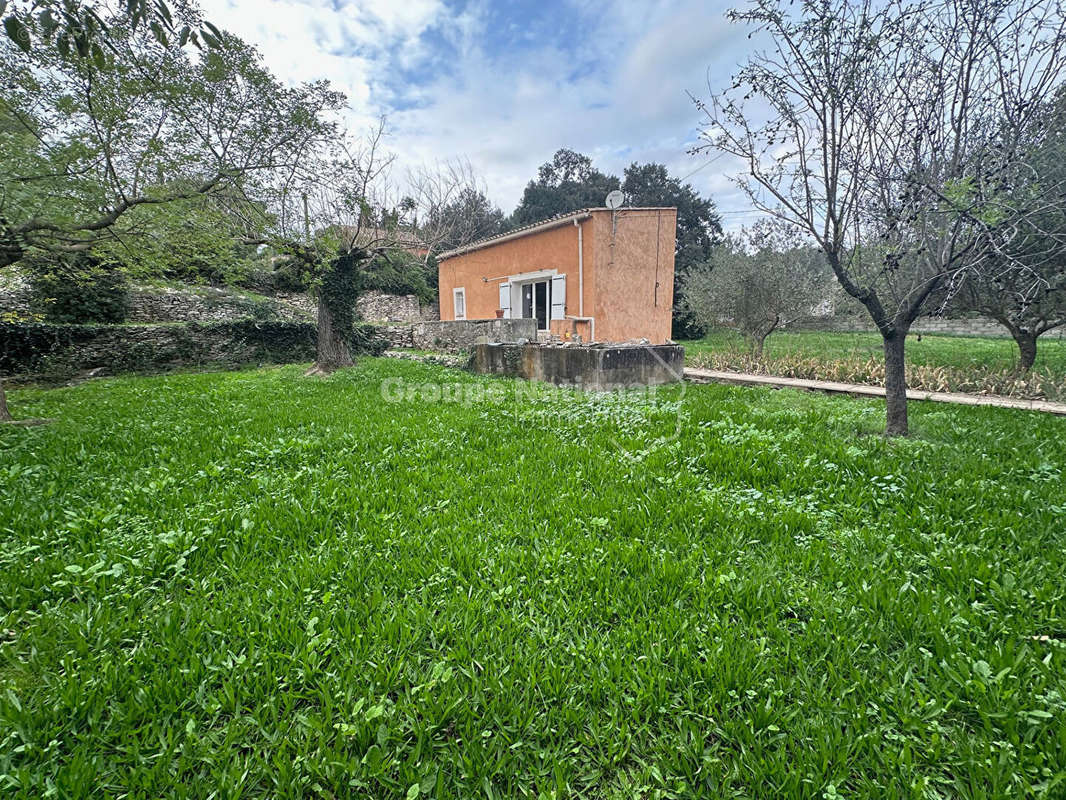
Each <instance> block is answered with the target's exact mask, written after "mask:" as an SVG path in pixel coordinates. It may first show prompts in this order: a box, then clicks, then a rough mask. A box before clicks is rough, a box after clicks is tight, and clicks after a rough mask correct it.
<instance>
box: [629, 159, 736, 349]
mask: <svg viewBox="0 0 1066 800" xmlns="http://www.w3.org/2000/svg"><path fill="white" fill-rule="evenodd" d="M622 191H623V192H625V194H626V200H627V202H628V203H630V204H631V205H634V206H673V207H675V208H677V241H676V244H675V246H674V330H673V335H674V338H675V339H679V338H689V337H692V336H694V335H698V334H699V333H701V332H702V331H700V329H699V325H698V324H695V320H694V319H693V317H692V316H691V315H690V314H688V313H687V312H686V311H685V309H684V304H683V303H682V302H681V294H682V292H683V290H684V287H685V284H686V282H687V280H688V276H689V273H690V272H691V271H692V270H693V269H694V268H695V267H697V266H698V265H702V264H705V263H706V262H707V259H708V258H710V257H711V250H712V248H713V247H714V245H715V243H716V242H717V241H719V239H720V237H721V235H722V223H721V220H720V219H719V217H718V213H717V211H716V209H715V206H714V201H713V200H709V199H707V198H704V197H700V196H699V194H697V193H696V190H695V189H693V188H692V186H691V184H688V183H684V184H683V183H681V181H680V180H679V179H677V178H674V177H672V176H671V175H670V174H669V173H668V172H667V170H666V166H665V165H664V164H651V163H649V164H637V163H633V164H630V165H629V166H628V167H626V170H625V173H624V177H623V180H622Z"/></svg>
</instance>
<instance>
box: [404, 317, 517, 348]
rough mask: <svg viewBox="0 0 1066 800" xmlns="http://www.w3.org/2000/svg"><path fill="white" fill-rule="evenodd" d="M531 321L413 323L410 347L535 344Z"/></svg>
mask: <svg viewBox="0 0 1066 800" xmlns="http://www.w3.org/2000/svg"><path fill="white" fill-rule="evenodd" d="M536 340H537V321H536V320H534V319H468V320H456V321H454V322H450V321H445V322H416V323H415V324H414V325H412V326H411V344H410V345H409V346H410V347H416V348H418V349H420V350H452V351H454V350H469V349H471V348H473V347H474V346H475V345H477V344H480V343H482V342H535V341H536Z"/></svg>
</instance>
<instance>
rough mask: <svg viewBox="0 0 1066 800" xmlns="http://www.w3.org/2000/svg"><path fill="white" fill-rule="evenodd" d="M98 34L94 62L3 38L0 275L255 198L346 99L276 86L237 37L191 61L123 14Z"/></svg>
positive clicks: (318, 89) (1, 414) (322, 87)
mask: <svg viewBox="0 0 1066 800" xmlns="http://www.w3.org/2000/svg"><path fill="white" fill-rule="evenodd" d="M183 9H184V10H183V13H188V14H189V15H195V11H194V10H193V9H192V8H191V7H188V8H187V7H185V6H183ZM16 11H18V10H17V9H16ZM18 13H21V12H18ZM191 18H192V17H190V19H191ZM35 19H36V18H35ZM26 24H27V25H28V24H29V23H26ZM35 24H45V23H40V21H39V20H38V21H37V23H35ZM93 36H94V39H93V41H96V42H97V43H101V42H105V41H106V44H107V47H106V51H105V52H102V54H100V55H98V56H97V55H94V57H92V58H83V57H78V58H75V57H68V54H66V53H64V52H62V48H61V47H59V46H57V47H39V48H38V47H34V48H30V49H29V51H28V52H27V51H25V50H24V49H21V48H20V46H16V45H18V44H19V43H17V42H16V43H15V44H12V43H11V42H10V41H9V40H3V41H0V72H2V73H3V74H4V75H5V76H8V77H7V82H6V83H5V86H4V90H3V94H2V95H0V145H2V146H0V268H3V267H5V266H9V265H11V264H14V263H15V262H17V261H19V260H20V259H22V258H23V257H25V256H27V255H30V254H35V255H36V254H40V253H45V254H49V253H50V254H53V255H62V254H71V253H79V252H88V251H90V250H91V249H92V248H94V247H96V246H98V245H100V244H101V243H102V242H104V241H107V240H110V241H112V242H116V241H119V240H120V237H121V234H122V230H121V229H120V222H124V221H125V218H126V215H128V214H130V212H132V211H134V210H135V209H137V210H142V209H144V208H146V207H149V206H153V207H159V206H162V205H164V204H167V203H172V202H175V201H178V200H191V199H194V198H207V199H215V198H233V197H245V196H248V195H255V194H256V193H257V191H258V188H259V187H260V185H261V184H264V183H265V182H267V181H266V176H270V175H273V174H275V173H277V172H278V171H279V170H283V169H284V168H285V167H286V166H290V167H291V165H293V164H295V163H296V162H298V161H299V160H300V159H301V158H302V157H303V154H304V153H305V152H306V151H307V150H308V149H309V148H310V147H312V146H313V145H314V143H315V142H316V141H318V140H319V139H320V138H322V137H323V136H325V135H327V134H328V133H329V132H330V131H332V130H333V127H334V126H333V125H332V123H330V122H329V121H328V120H327V115H329V114H330V113H332V112H333V111H334V110H336V109H338V108H339V107H340V105H341V103H342V102H343V96H342V95H340V94H338V93H336V92H333V91H331V90H330V89H329V87H328V85H326V84H325V83H314V84H308V85H304V86H298V87H286V86H283V85H282V84H281V83H280V82H278V81H277V80H276V79H275V78H274V77H273V76H272V75H271V74H270V72H269V71H267V70H266V68H265V67H264V66H263V65H262V60H261V58H260V56H259V54H258V53H257V52H256V51H255V50H254V49H253V48H251V47H249V46H247V45H246V44H244V43H243V42H241V41H240V40H238V39H236V38H234V37H232V36H228V35H221V36H222V44H223V45H224V46H223V47H220V48H217V49H205V50H202V51H193V53H194V55H192V56H190V53H189V52H187V51H186V49H184V48H183V47H182V46H181V44H180V41H178V42H175V41H172V40H168V39H167V38H166V37H162V41H161V40H160V37H158V36H157V35H155V34H154V32H152V31H150V30H146V29H145V27H144V26H143V25H139V26H135V25H134V24H133V21H132V20H130V19H129V18H127V17H125V16H123V15H121V14H119V15H116V16H115V17H114V18H109V19H108V20H107V21H106V27H105V28H97V29H94V33H93ZM94 53H95V51H94ZM134 228H135V226H130V227H129V228H128V231H127V232H128V233H130V234H131V235H132V234H133V233H135V230H134ZM0 392H2V389H0ZM2 400H3V398H2V394H0V418H5V417H8V415H7V413H6V405H5V404H4V403H3V402H2Z"/></svg>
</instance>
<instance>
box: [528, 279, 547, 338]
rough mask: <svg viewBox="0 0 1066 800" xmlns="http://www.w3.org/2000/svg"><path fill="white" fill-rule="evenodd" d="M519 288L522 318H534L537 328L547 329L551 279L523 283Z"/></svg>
mask: <svg viewBox="0 0 1066 800" xmlns="http://www.w3.org/2000/svg"><path fill="white" fill-rule="evenodd" d="M521 289H522V316H523V318H525V319H535V320H536V321H537V330H541V331H546V330H548V320H549V318H550V309H551V295H552V290H551V281H550V280H545V281H531V282H530V283H523V284H522V285H521Z"/></svg>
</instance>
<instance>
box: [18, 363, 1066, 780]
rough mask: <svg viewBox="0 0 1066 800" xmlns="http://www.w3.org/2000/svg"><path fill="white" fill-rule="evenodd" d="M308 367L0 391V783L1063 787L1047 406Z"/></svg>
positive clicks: (1057, 468) (1057, 540) (1061, 676)
mask: <svg viewBox="0 0 1066 800" xmlns="http://www.w3.org/2000/svg"><path fill="white" fill-rule="evenodd" d="M301 371H302V367H300V366H291V367H284V368H279V369H264V370H255V371H247V372H239V373H213V374H184V375H169V376H160V377H148V378H122V379H108V380H100V381H93V382H89V383H85V384H82V385H79V386H75V387H70V388H64V389H55V390H41V389H20V390H16V391H13V392H12V393H11V401H12V406H13V410H14V411H15V412H16V414H18V415H20V416H31V415H32V416H38V417H55V418H57V422H55V423H54V424H52V425H50V426H44V427H39V428H32V429H13V428H4V429H0V616H2V619H0V632H2V636H3V639H2V644H0V683H2V685H0V795H3V796H4V797H27V798H38V797H45V796H57V797H153V798H154V797H162V796H172V797H196V798H200V797H301V796H302V797H352V796H355V797H375V798H388V797H397V798H412V797H441V798H445V797H449V798H450V797H463V798H468V797H488V798H504V797H506V798H511V797H519V798H521V797H535V798H540V797H545V798H547V797H556V798H564V797H567V798H569V797H580V798H607V799H613V798H632V797H639V798H658V797H678V798H690V797H707V798H720V797H747V798H769V797H773V798H788V797H796V798H811V797H816V798H837V797H846V798H892V797H900V798H1018V797H1061V796H1063V792H1064V790H1066V783H1064V779H1066V725H1064V724H1063V722H1064V714H1066V669H1064V659H1066V580H1064V578H1063V575H1064V574H1066V547H1064V544H1066V542H1064V539H1066V532H1064V526H1063V519H1064V518H1066V506H1064V502H1066V501H1064V494H1063V471H1064V469H1066V435H1064V434H1066V424H1064V422H1063V421H1062V420H1060V419H1056V418H1053V417H1049V416H1043V415H1037V414H1031V413H1025V412H1017V411H1009V410H1003V409H987V408H956V407H947V406H943V405H933V404H915V405H914V408H913V411H912V423H913V427H914V430H915V433H916V435H915V436H914V437H913V438H911V439H908V440H903V441H887V440H885V439H883V438H882V437H880V436H878V435H875V432H876V431H878V430H879V429H880V427H881V426H882V424H883V409H882V407H881V405H880V404H879V403H877V402H876V401H866V400H853V399H849V398H842V397H824V396H817V395H810V394H801V393H797V392H791V391H780V392H773V391H768V390H761V389H747V388H737V387H725V386H713V385H708V386H694V387H687V391H686V390H683V389H682V388H681V387H672V388H669V389H666V390H664V391H661V392H660V393H658V394H656V395H655V396H654V397H652V398H649V397H642V396H636V395H609V396H580V395H579V396H570V395H565V394H564V395H561V396H560V395H557V394H555V393H553V392H551V391H550V390H548V389H546V388H544V387H539V386H536V385H526V384H516V383H512V382H510V381H505V380H493V379H489V378H481V377H475V376H470V375H466V374H465V373H461V372H458V371H454V370H448V369H445V368H442V367H439V366H431V365H423V364H417V363H412V362H406V361H400V360H392V359H364V360H363V361H361V362H360V364H359V365H357V367H356V368H354V369H351V370H346V371H343V372H341V373H338V374H336V375H334V376H333V377H332V378H330V379H328V380H322V381H316V380H307V379H301V378H300V377H299V376H300V373H301ZM441 382H443V383H445V384H446V385H445V387H444V389H443V393H444V397H445V398H446V399H448V400H452V399H456V398H458V399H459V400H461V401H463V402H442V401H440V400H439V397H440V395H441V389H440V383H441ZM434 387H436V388H434ZM519 389H521V390H522V391H521V392H518V390H519ZM516 392H518V393H517V395H516ZM386 396H387V397H391V398H394V399H395V398H396V397H397V396H400V397H402V398H403V401H402V402H386V401H385V399H384V398H385V397H386ZM679 420H680V427H678V421H679ZM678 430H680V433H679V436H677V438H676V439H675V438H674V435H675V433H677V432H678Z"/></svg>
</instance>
